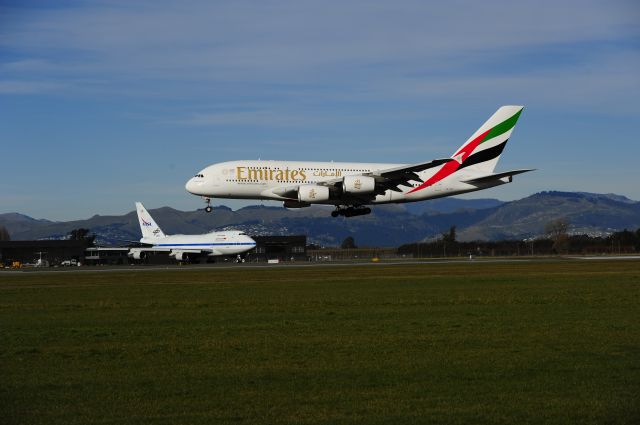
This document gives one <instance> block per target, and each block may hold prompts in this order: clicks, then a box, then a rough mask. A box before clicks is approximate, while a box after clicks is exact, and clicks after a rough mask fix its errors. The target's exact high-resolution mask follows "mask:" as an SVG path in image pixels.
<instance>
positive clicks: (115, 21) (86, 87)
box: [0, 0, 640, 220]
mask: <svg viewBox="0 0 640 425" xmlns="http://www.w3.org/2000/svg"><path fill="white" fill-rule="evenodd" d="M53 3H54V2H49V1H42V2H35V1H32V2H30V1H4V2H2V3H1V6H0V112H1V118H0V129H1V132H0V137H1V138H0V140H1V141H0V147H1V148H2V150H1V152H2V158H3V161H2V165H1V166H0V213H4V212H21V213H24V214H27V215H30V216H33V217H37V218H48V219H54V220H70V219H81V218H87V217H90V216H92V215H94V214H102V215H104V214H122V213H125V212H128V211H131V210H133V202H134V201H138V200H140V201H142V202H144V203H145V205H146V206H147V207H149V208H155V207H160V206H164V205H168V206H172V207H174V208H178V209H184V210H190V209H195V208H200V207H201V206H202V203H201V201H200V199H199V198H197V197H195V196H193V195H190V194H188V193H187V192H186V191H185V190H184V184H185V182H186V180H187V179H188V178H189V177H190V176H192V175H193V174H195V173H196V172H197V171H199V170H200V169H201V168H203V167H204V166H206V165H209V164H211V163H215V162H220V161H225V160H233V159H254V158H262V159H292V160H294V159H305V160H336V161H337V160H345V161H371V162H396V163H411V162H418V161H423V160H428V159H432V158H440V157H443V156H449V155H450V154H451V153H452V152H453V150H454V149H455V148H457V147H458V146H459V145H461V144H462V143H463V142H464V141H465V140H466V139H467V138H468V137H469V136H470V135H471V134H472V133H473V132H474V131H475V130H476V129H477V128H478V127H479V126H480V125H481V124H482V123H483V122H484V121H485V120H486V119H487V118H488V117H489V116H490V115H491V114H492V113H493V112H494V111H495V109H497V108H498V107H499V106H500V105H503V104H523V105H526V109H525V111H524V113H523V115H522V117H521V118H520V122H519V123H518V126H517V127H516V129H515V131H514V134H513V136H512V138H511V141H510V143H509V145H508V146H507V149H506V150H505V152H504V154H503V156H502V159H501V162H500V164H499V165H498V168H499V169H502V170H508V169H511V168H521V167H532V168H537V169H539V171H537V172H535V173H530V174H527V175H523V176H519V178H516V179H515V181H514V183H512V184H510V185H505V186H502V187H499V188H495V189H490V190H487V191H483V192H477V193H475V194H473V196H469V197H495V198H499V199H503V200H512V199H518V198H521V197H524V196H527V195H530V194H532V193H534V192H538V191H542V190H568V191H590V192H602V193H605V192H606V193H608V192H613V193H618V194H623V195H626V196H628V197H630V198H632V199H636V200H640V184H639V183H638V182H640V171H639V170H638V165H637V162H638V157H639V156H640V155H639V154H640V148H639V147H638V145H639V142H640V140H639V138H638V133H640V100H639V99H640V25H638V22H640V5H639V3H638V2H637V1H617V0H614V1H588V0H587V1H562V0H560V1H537V2H529V3H527V4H522V2H513V1H510V2H505V1H483V2H470V1H460V2H457V1H449V2H424V1H346V2H345V1H322V2H310V1H242V0H239V1H238V0H236V1H184V2H163V1H148V2H145V1H135V2H131V1H104V2H102V1H80V0H78V1H62V2H55V3H56V4H55V5H53ZM431 3H433V4H431ZM439 3H442V4H439ZM445 3H446V4H445ZM221 203H224V204H226V205H229V206H231V207H233V208H237V207H239V206H242V205H245V204H246V203H241V202H234V201H223V202H221Z"/></svg>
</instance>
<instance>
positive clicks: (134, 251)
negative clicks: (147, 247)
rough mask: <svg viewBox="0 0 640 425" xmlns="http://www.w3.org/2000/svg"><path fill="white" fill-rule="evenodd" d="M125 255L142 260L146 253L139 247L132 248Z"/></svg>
mask: <svg viewBox="0 0 640 425" xmlns="http://www.w3.org/2000/svg"><path fill="white" fill-rule="evenodd" d="M127 255H128V256H129V257H131V258H133V259H134V260H142V259H143V258H145V257H146V256H147V253H146V252H144V251H142V250H140V249H135V248H132V249H131V250H130V251H129V253H128V254H127Z"/></svg>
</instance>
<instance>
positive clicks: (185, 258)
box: [169, 251, 189, 261]
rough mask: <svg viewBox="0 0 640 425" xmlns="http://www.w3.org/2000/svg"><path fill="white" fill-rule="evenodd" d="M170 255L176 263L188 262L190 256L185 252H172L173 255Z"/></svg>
mask: <svg viewBox="0 0 640 425" xmlns="http://www.w3.org/2000/svg"><path fill="white" fill-rule="evenodd" d="M169 255H171V256H173V257H175V259H176V261H188V260H189V256H188V255H187V253H186V252H184V251H171V253H170V254H169Z"/></svg>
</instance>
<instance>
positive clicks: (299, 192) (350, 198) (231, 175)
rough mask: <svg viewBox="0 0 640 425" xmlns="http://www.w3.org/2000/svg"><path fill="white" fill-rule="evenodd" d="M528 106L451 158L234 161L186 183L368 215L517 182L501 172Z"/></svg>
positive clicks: (213, 193)
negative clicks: (380, 208) (378, 207)
mask: <svg viewBox="0 0 640 425" xmlns="http://www.w3.org/2000/svg"><path fill="white" fill-rule="evenodd" d="M523 108H524V107H522V106H502V107H501V108H499V109H498V110H497V111H496V112H495V113H494V114H493V115H492V116H491V118H489V119H488V120H487V122H485V123H484V124H483V125H482V127H480V128H479V129H478V130H477V131H476V132H475V133H474V134H473V135H472V136H471V137H470V138H469V140H467V141H466V142H465V143H464V144H463V145H462V146H461V147H460V148H459V149H458V150H456V151H455V152H454V153H453V155H451V157H450V158H443V159H434V160H432V161H427V162H420V163H417V164H372V163H356V162H353V163H350V162H311V161H271V160H269V161H261V160H258V161H255V160H246V161H230V162H221V163H218V164H213V165H210V166H208V167H207V168H205V169H204V170H202V171H200V172H198V173H197V174H196V175H195V177H192V178H191V179H190V180H189V181H188V182H187V184H186V189H187V191H189V192H190V193H192V194H194V195H198V196H202V197H203V198H204V199H205V202H206V203H207V206H206V208H205V210H206V211H207V212H211V210H212V208H211V205H210V203H211V198H227V199H261V200H276V201H283V202H284V206H285V207H286V208H303V207H308V206H310V205H311V204H329V205H335V207H336V209H335V211H332V213H331V215H332V216H333V217H337V216H339V215H343V216H346V217H352V216H357V215H364V214H369V213H370V212H371V209H370V208H369V207H367V205H373V204H387V203H403V202H416V201H423V200H427V199H434V198H441V197H445V196H451V195H458V194H461V193H467V192H473V191H476V190H482V189H487V188H490V187H494V186H499V185H502V184H505V183H510V182H511V181H512V180H513V176H515V175H516V174H521V173H525V172H527V171H533V170H532V169H518V170H511V171H504V172H499V173H495V172H494V169H495V168H496V165H497V163H498V160H499V159H500V155H501V154H502V151H503V149H504V147H505V146H506V144H507V141H508V140H509V137H510V136H511V133H512V132H513V128H514V126H515V125H516V122H517V121H518V118H519V117H520V114H521V113H522V110H523Z"/></svg>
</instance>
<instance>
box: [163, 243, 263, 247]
mask: <svg viewBox="0 0 640 425" xmlns="http://www.w3.org/2000/svg"><path fill="white" fill-rule="evenodd" d="M238 245H241V246H255V245H256V243H255V242H221V243H214V242H211V243H159V244H156V245H154V246H161V247H172V246H179V247H189V246H193V247H202V246H238Z"/></svg>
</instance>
